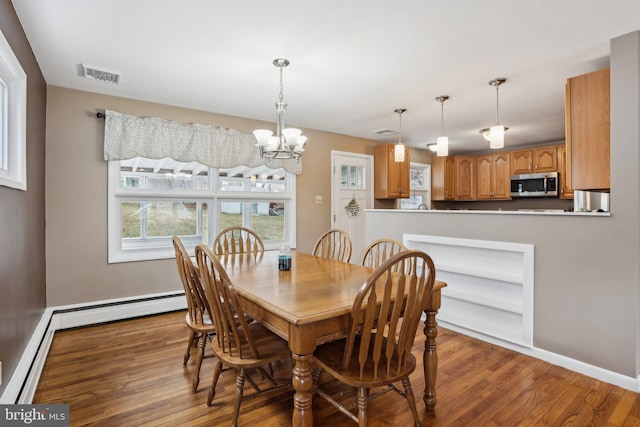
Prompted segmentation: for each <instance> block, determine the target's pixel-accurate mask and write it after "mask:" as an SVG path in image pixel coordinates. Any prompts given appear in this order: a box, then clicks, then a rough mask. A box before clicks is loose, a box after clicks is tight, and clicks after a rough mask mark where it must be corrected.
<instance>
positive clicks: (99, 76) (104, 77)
mask: <svg viewBox="0 0 640 427" xmlns="http://www.w3.org/2000/svg"><path fill="white" fill-rule="evenodd" d="M82 70H83V73H84V76H85V77H86V78H88V79H92V80H98V81H100V82H106V83H113V84H118V83H120V74H117V73H114V72H111V71H106V70H99V69H97V68H94V67H90V66H87V65H82Z"/></svg>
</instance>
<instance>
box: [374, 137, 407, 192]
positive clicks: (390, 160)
mask: <svg viewBox="0 0 640 427" xmlns="http://www.w3.org/2000/svg"><path fill="white" fill-rule="evenodd" d="M394 147H395V146H394V145H393V144H380V145H377V146H376V148H375V151H374V157H373V167H374V172H375V173H374V196H375V198H376V199H403V198H408V197H409V174H410V161H409V150H408V148H406V147H405V152H404V153H405V154H404V161H402V162H396V161H395V155H394V150H395V148H394Z"/></svg>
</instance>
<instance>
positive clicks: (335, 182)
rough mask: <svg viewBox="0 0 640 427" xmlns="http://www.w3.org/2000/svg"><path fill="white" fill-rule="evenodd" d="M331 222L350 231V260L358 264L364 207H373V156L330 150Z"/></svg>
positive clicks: (364, 243) (334, 225)
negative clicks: (331, 177) (331, 172)
mask: <svg viewBox="0 0 640 427" xmlns="http://www.w3.org/2000/svg"><path fill="white" fill-rule="evenodd" d="M331 168H332V171H333V175H332V176H333V179H332V184H331V216H332V218H331V224H332V228H340V229H342V230H345V231H346V232H347V233H349V237H350V238H351V244H352V251H351V262H352V263H354V264H359V263H360V260H361V258H362V253H363V252H364V249H365V247H366V245H367V242H366V241H365V237H364V231H365V230H364V210H365V209H370V208H372V207H373V156H370V155H366V154H356V153H347V152H344V151H331Z"/></svg>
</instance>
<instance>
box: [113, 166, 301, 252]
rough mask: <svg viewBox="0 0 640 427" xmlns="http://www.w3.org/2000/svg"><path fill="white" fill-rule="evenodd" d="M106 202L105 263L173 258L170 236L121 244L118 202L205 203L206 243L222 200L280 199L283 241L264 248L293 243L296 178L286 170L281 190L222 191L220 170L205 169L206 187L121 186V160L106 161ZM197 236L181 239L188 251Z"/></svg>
mask: <svg viewBox="0 0 640 427" xmlns="http://www.w3.org/2000/svg"><path fill="white" fill-rule="evenodd" d="M108 163H109V164H108V201H107V222H108V225H107V233H108V238H107V240H108V261H107V262H108V263H109V264H113V263H121V262H134V261H150V260H158V259H168V258H173V257H175V252H174V249H173V245H172V243H171V237H160V238H154V239H153V240H155V242H156V243H158V245H155V247H154V245H153V244H151V243H150V244H148V245H140V246H139V247H138V248H134V247H133V246H135V245H132V247H130V248H128V249H125V248H123V247H122V211H121V203H122V202H125V201H136V202H138V201H149V202H158V201H188V202H194V201H199V202H206V203H207V205H208V208H207V209H208V212H209V216H208V224H207V227H208V233H207V236H206V239H207V241H208V242H209V244H211V243H213V239H214V238H215V236H216V235H217V234H218V233H219V232H220V215H221V213H220V212H221V210H220V207H221V203H223V202H244V203H255V202H282V203H284V204H285V221H284V227H285V229H284V236H285V238H284V240H266V241H265V242H264V244H265V250H273V249H277V248H278V247H279V246H281V245H284V244H286V245H289V246H290V247H292V248H295V246H296V234H295V230H296V209H295V206H296V183H295V181H296V179H295V174H292V173H289V172H286V171H285V174H286V176H285V191H284V192H263V191H250V190H249V191H223V190H220V188H219V180H220V179H219V170H218V169H216V168H208V174H209V175H208V189H207V190H180V191H173V190H153V189H152V190H150V189H135V188H121V187H120V161H118V160H113V161H109V162H108ZM198 240H199V239H190V238H186V239H183V243H184V245H185V247H186V248H187V250H188V251H189V252H191V253H192V251H193V248H194V247H195V245H196V244H197V243H198Z"/></svg>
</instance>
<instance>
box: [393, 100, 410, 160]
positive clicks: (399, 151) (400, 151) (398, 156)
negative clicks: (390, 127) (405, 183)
mask: <svg viewBox="0 0 640 427" xmlns="http://www.w3.org/2000/svg"><path fill="white" fill-rule="evenodd" d="M394 111H395V112H396V113H398V116H399V117H400V130H399V131H398V143H397V144H396V146H395V148H394V150H393V153H394V158H395V161H396V162H404V144H403V143H402V113H404V112H405V111H407V109H406V108H396V109H395V110H394Z"/></svg>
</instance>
